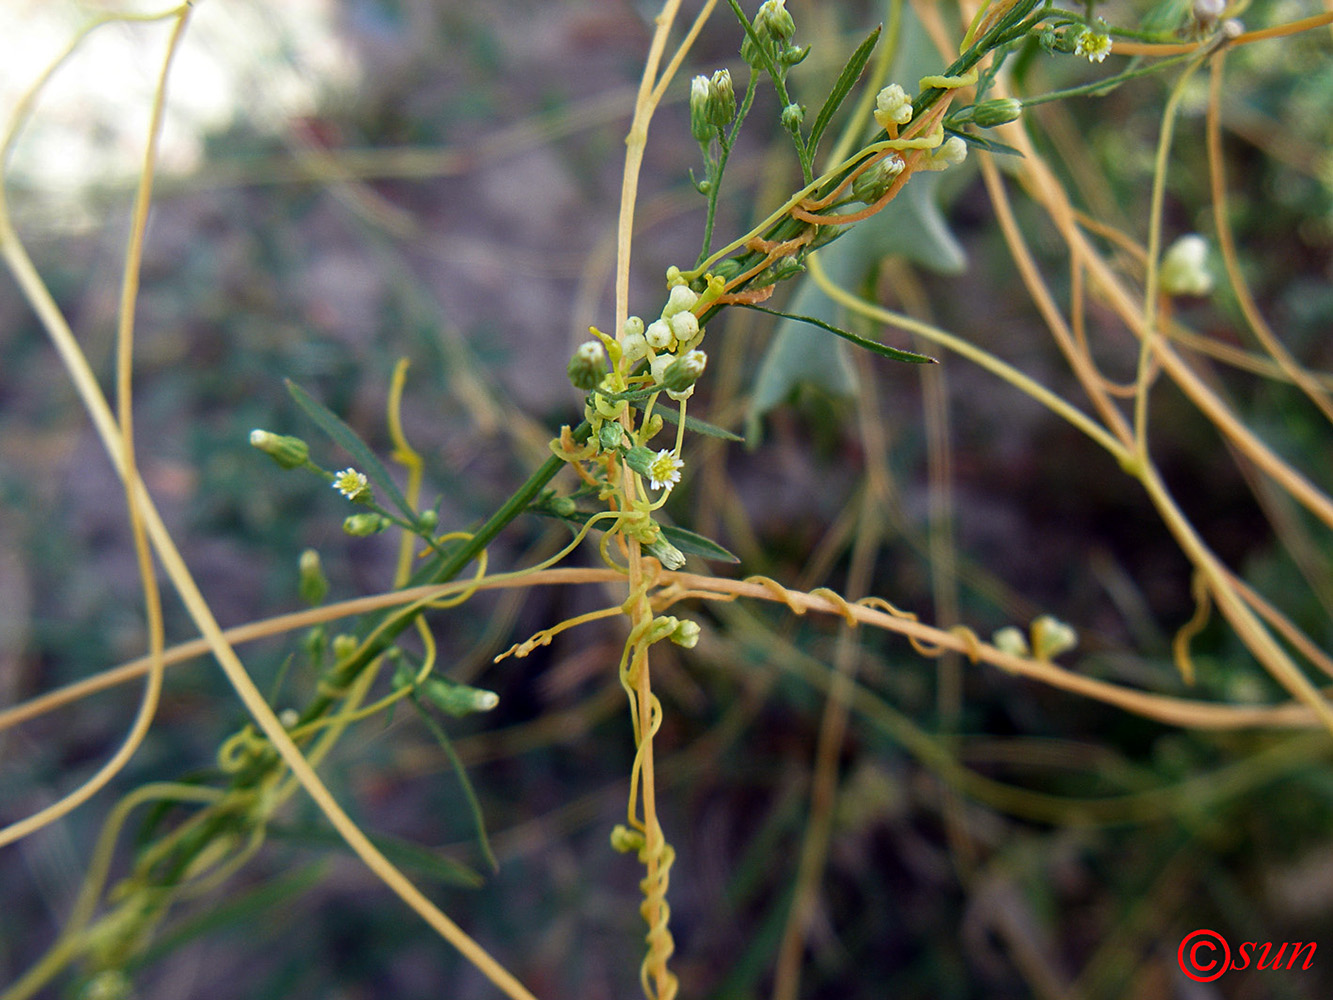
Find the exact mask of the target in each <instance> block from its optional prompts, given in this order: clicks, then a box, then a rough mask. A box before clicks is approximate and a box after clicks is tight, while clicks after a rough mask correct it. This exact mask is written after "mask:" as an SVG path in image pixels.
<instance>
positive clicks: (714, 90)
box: [707, 69, 736, 128]
mask: <svg viewBox="0 0 1333 1000" xmlns="http://www.w3.org/2000/svg"><path fill="white" fill-rule="evenodd" d="M707 108H708V124H710V125H714V126H716V127H717V128H726V127H727V126H728V125H730V124H731V120H732V119H733V118H735V117H736V88H735V87H733V86H732V83H731V71H730V70H727V69H720V70H718V71H717V72H716V73H714V74H713V75H712V77H711V78H710V79H709V81H708V105H707Z"/></svg>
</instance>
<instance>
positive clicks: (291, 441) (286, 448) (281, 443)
mask: <svg viewBox="0 0 1333 1000" xmlns="http://www.w3.org/2000/svg"><path fill="white" fill-rule="evenodd" d="M250 444H251V445H252V446H254V447H255V448H258V449H259V450H260V451H262V452H263V453H264V454H265V455H268V456H269V457H270V458H272V459H273V461H275V462H277V463H278V464H279V465H281V466H282V467H283V468H284V469H295V468H296V467H297V466H299V465H305V463H306V461H307V460H308V459H309V458H310V446H309V445H308V444H306V443H305V442H304V441H302V440H301V439H300V438H298V437H288V436H287V435H286V434H270V433H269V432H268V431H265V430H260V429H259V428H257V427H256V428H255V429H254V430H252V431H251V432H250Z"/></svg>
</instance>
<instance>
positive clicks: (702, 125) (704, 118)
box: [690, 76, 713, 142]
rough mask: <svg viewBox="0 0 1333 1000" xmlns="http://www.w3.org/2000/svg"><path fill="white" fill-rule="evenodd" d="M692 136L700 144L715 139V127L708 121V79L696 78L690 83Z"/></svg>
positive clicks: (704, 77) (703, 77)
mask: <svg viewBox="0 0 1333 1000" xmlns="http://www.w3.org/2000/svg"><path fill="white" fill-rule="evenodd" d="M690 134H691V135H692V136H694V138H695V139H696V140H698V141H699V142H707V141H708V140H709V139H711V138H712V137H713V125H712V123H711V122H710V121H709V120H708V77H706V76H696V77H695V78H694V79H693V80H691V81H690Z"/></svg>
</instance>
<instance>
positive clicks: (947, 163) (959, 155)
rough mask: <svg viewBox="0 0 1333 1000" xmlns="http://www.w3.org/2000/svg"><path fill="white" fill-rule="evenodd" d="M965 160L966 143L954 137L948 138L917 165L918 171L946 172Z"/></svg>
mask: <svg viewBox="0 0 1333 1000" xmlns="http://www.w3.org/2000/svg"><path fill="white" fill-rule="evenodd" d="M966 159H967V143H965V142H964V141H963V140H962V139H960V138H958V136H956V135H951V136H949V138H948V139H946V140H945V141H944V142H942V143H941V144H940V145H938V146H936V147H935V148H934V149H932V150H931V151H930V155H929V156H927V157H926V158H925V159H924V160H921V161H920V162H919V164H918V169H920V170H948V169H949V168H950V167H955V166H957V165H958V164H960V163H962V162H963V161H964V160H966Z"/></svg>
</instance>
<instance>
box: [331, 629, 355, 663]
mask: <svg viewBox="0 0 1333 1000" xmlns="http://www.w3.org/2000/svg"><path fill="white" fill-rule="evenodd" d="M360 648H361V641H360V640H359V639H357V637H356V636H354V635H348V634H347V633H346V632H339V633H338V634H337V635H335V636H334V637H333V656H334V659H336V660H338V661H339V662H341V661H342V660H345V659H347V658H348V657H350V656H351V655H352V654H353V653H355V652H356V651H357V650H358V649H360Z"/></svg>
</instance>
